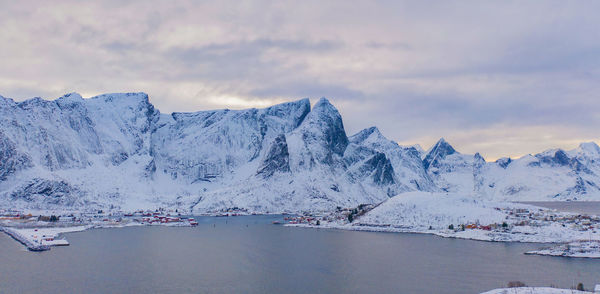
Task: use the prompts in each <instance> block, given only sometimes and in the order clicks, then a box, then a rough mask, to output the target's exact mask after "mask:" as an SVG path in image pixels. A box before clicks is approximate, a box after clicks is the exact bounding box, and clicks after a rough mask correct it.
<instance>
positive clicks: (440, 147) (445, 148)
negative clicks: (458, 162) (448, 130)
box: [423, 138, 456, 169]
mask: <svg viewBox="0 0 600 294" xmlns="http://www.w3.org/2000/svg"><path fill="white" fill-rule="evenodd" d="M454 153H456V150H454V148H453V147H452V146H451V145H450V144H448V142H446V140H444V138H442V139H440V140H439V141H438V142H437V143H436V144H435V145H434V146H433V147H432V148H431V150H430V151H429V152H428V153H427V155H426V156H425V158H424V159H423V166H424V167H425V169H428V168H429V167H430V166H437V165H439V164H440V161H442V160H443V159H444V158H445V157H446V156H448V155H452V154H454Z"/></svg>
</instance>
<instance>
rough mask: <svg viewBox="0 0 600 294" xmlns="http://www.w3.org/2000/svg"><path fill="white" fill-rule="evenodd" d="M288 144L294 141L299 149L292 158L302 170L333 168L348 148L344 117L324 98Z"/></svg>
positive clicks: (289, 139)
mask: <svg viewBox="0 0 600 294" xmlns="http://www.w3.org/2000/svg"><path fill="white" fill-rule="evenodd" d="M288 141H291V142H294V143H295V144H293V147H296V148H297V149H298V153H299V156H298V157H296V158H292V164H293V165H294V166H295V167H296V168H300V169H304V168H309V169H311V168H313V167H315V166H316V165H318V164H319V165H320V164H323V165H334V164H336V163H337V162H338V161H339V158H341V157H342V156H343V155H344V151H345V150H346V147H347V146H348V137H347V136H346V131H345V130H344V124H343V123H342V117H341V116H340V113H339V112H338V111H337V109H335V107H333V105H331V104H330V103H329V101H328V100H327V99H325V98H321V100H319V102H317V103H316V104H315V106H314V108H313V110H312V111H311V112H310V113H309V114H308V115H307V116H306V119H305V120H304V121H303V122H302V124H300V126H299V127H298V128H297V129H296V130H294V131H293V132H292V134H291V135H290V138H288ZM294 159H296V160H294Z"/></svg>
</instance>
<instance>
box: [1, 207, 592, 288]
mask: <svg viewBox="0 0 600 294" xmlns="http://www.w3.org/2000/svg"><path fill="white" fill-rule="evenodd" d="M274 218H275V217H273V216H269V217H266V216H252V217H234V218H208V217H206V218H198V219H199V221H200V222H201V224H200V226H199V227H197V228H167V227H130V228H121V229H98V230H91V231H85V232H77V233H70V234H67V235H66V237H67V238H68V240H69V242H70V243H71V246H69V247H55V248H53V249H52V250H50V251H47V252H42V253H34V252H28V251H26V250H25V249H24V248H23V247H22V246H21V245H20V244H19V243H17V242H15V241H14V240H12V239H10V238H9V237H7V236H6V235H4V234H2V235H0V249H1V250H0V293H479V292H482V291H484V290H489V289H492V288H496V287H501V286H504V285H506V283H507V282H508V281H512V280H521V281H523V282H525V283H527V284H529V285H546V286H547V285H550V284H554V285H557V286H562V287H570V286H571V285H572V284H573V282H583V283H584V285H586V286H592V285H593V284H594V283H600V260H590V259H569V258H556V257H544V256H527V255H523V252H524V251H527V250H531V249H534V248H538V247H540V245H537V244H510V243H489V242H479V241H468V240H458V239H445V238H440V237H435V236H431V235H422V234H394V233H370V232H352V231H339V230H317V229H301V228H290V227H283V226H276V225H271V224H270V222H271V221H272V220H273V219H274ZM226 222H227V223H226Z"/></svg>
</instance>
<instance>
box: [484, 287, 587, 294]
mask: <svg viewBox="0 0 600 294" xmlns="http://www.w3.org/2000/svg"><path fill="white" fill-rule="evenodd" d="M588 293H593V292H587V291H577V290H570V289H557V288H549V287H519V288H503V289H494V290H492V291H488V292H485V293H481V294H588Z"/></svg>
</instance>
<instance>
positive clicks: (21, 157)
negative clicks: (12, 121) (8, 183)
mask: <svg viewBox="0 0 600 294" xmlns="http://www.w3.org/2000/svg"><path fill="white" fill-rule="evenodd" d="M31 166H32V164H31V159H30V158H29V156H27V155H26V154H20V153H19V151H17V149H16V146H15V144H14V143H13V142H12V141H11V140H10V139H8V138H7V137H6V136H5V135H4V133H3V132H2V131H0V181H3V180H6V179H7V177H8V176H11V175H13V174H14V173H15V172H17V171H20V170H22V169H26V168H30V167H31Z"/></svg>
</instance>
